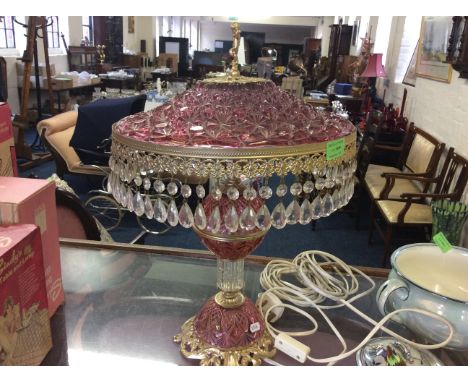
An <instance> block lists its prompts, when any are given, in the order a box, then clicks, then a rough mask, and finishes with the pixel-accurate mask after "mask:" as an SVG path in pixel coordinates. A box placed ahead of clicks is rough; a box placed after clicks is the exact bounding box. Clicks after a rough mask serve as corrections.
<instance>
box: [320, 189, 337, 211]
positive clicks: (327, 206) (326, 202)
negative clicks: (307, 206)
mask: <svg viewBox="0 0 468 382" xmlns="http://www.w3.org/2000/svg"><path fill="white" fill-rule="evenodd" d="M334 210H335V206H334V204H333V198H332V196H331V195H330V194H328V193H326V194H325V196H324V197H323V198H322V216H329V215H330V214H331V213H332V212H333V211H334Z"/></svg>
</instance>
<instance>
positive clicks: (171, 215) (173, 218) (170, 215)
mask: <svg viewBox="0 0 468 382" xmlns="http://www.w3.org/2000/svg"><path fill="white" fill-rule="evenodd" d="M167 222H168V223H169V225H170V226H172V227H175V226H176V225H177V223H179V211H177V206H176V203H175V200H174V199H172V200H171V202H170V203H169V208H168V211H167Z"/></svg>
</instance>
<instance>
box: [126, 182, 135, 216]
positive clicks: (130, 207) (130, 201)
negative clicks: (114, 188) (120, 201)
mask: <svg viewBox="0 0 468 382" xmlns="http://www.w3.org/2000/svg"><path fill="white" fill-rule="evenodd" d="M127 208H128V210H129V211H130V212H133V211H134V210H135V207H134V206H133V193H132V190H131V189H130V187H129V188H128V189H127Z"/></svg>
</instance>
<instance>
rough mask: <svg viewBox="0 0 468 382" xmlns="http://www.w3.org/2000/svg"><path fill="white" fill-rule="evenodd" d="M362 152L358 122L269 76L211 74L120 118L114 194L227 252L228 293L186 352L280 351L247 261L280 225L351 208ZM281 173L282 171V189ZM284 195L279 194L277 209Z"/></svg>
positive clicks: (221, 261) (209, 310)
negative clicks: (249, 292) (247, 281)
mask: <svg viewBox="0 0 468 382" xmlns="http://www.w3.org/2000/svg"><path fill="white" fill-rule="evenodd" d="M330 144H332V145H331V146H332V147H331V149H330ZM337 147H338V149H337ZM355 150H356V133H355V128H354V126H353V125H352V124H351V123H350V122H349V121H348V120H346V119H344V118H342V117H340V116H339V115H336V114H333V113H330V112H328V111H325V110H323V109H317V108H314V107H313V106H311V105H309V104H306V103H304V102H303V101H302V100H300V99H298V98H297V97H296V96H294V95H293V94H290V93H288V92H286V91H283V90H281V89H280V88H279V87H278V86H276V85H275V84H274V83H273V82H271V81H268V80H264V79H261V78H250V77H240V76H238V77H234V76H233V77H229V76H226V77H224V78H223V77H221V78H211V79H207V80H204V81H200V82H198V83H197V84H196V86H195V87H193V88H192V89H190V90H188V91H186V92H184V93H182V94H179V95H177V96H176V97H174V98H173V99H172V100H171V101H170V102H168V103H166V104H164V105H162V106H159V107H157V108H155V109H153V110H151V111H148V112H142V113H138V114H135V115H131V116H129V117H126V118H124V119H122V120H120V121H118V122H117V123H115V124H114V126H113V132H112V155H111V158H110V162H109V167H110V169H111V174H110V175H109V181H108V191H110V192H111V193H112V194H113V196H114V197H115V199H116V201H117V202H119V203H120V204H121V205H123V206H124V207H125V208H127V209H129V210H130V211H134V212H135V213H136V214H137V215H140V216H141V215H143V214H145V215H146V217H147V218H149V219H156V220H157V221H158V222H167V223H168V224H169V225H170V226H175V225H177V224H180V225H182V226H183V227H185V228H192V229H194V230H195V232H196V233H197V235H198V236H199V237H200V239H201V241H202V242H203V243H204V245H205V246H206V247H207V248H208V249H209V250H210V251H211V252H212V253H213V254H214V255H215V256H216V257H217V259H218V281H217V286H218V288H219V289H220V291H219V292H218V293H217V294H216V295H215V296H214V297H213V298H211V299H209V300H208V301H207V303H206V304H205V305H204V306H203V307H202V308H201V310H200V311H199V313H198V314H197V315H196V316H195V317H192V318H191V319H189V320H188V321H187V322H186V323H185V324H184V325H183V327H182V331H181V333H180V334H179V335H178V336H176V341H177V342H180V343H181V345H180V349H181V352H182V354H183V355H184V356H186V357H189V358H195V359H201V360H202V361H201V363H202V364H208V365H210V364H223V365H228V364H229V365H236V364H259V363H260V362H261V358H264V357H271V356H273V355H274V347H273V341H272V338H271V337H270V335H269V333H268V331H267V330H266V329H265V323H264V321H263V318H262V315H261V313H260V312H259V311H258V309H257V308H256V307H255V304H254V303H253V302H252V301H251V300H249V299H248V298H247V297H245V296H244V295H243V294H242V288H243V286H244V280H243V279H244V273H243V261H244V258H245V257H246V256H248V255H249V254H251V252H252V251H254V250H255V249H256V248H257V247H258V245H260V244H261V242H262V240H263V238H264V236H265V235H266V234H267V232H268V231H269V230H270V228H271V227H274V228H276V229H282V228H284V227H285V226H286V225H287V224H296V223H300V224H303V225H305V224H308V223H310V222H311V220H312V219H319V218H320V217H325V216H328V215H330V214H331V213H332V212H333V211H335V210H336V209H338V208H340V207H341V206H343V205H345V204H346V203H347V202H348V201H349V199H350V198H351V196H352V193H353V190H354V181H353V173H354V171H355V168H356V161H355ZM333 153H334V154H333ZM288 175H293V176H292V177H291V176H289V177H288ZM274 176H279V177H280V178H281V180H280V184H279V185H277V186H276V187H275V188H274V189H272V188H271V187H270V186H269V183H268V179H269V178H271V177H274ZM291 178H294V180H293V182H292V184H289V185H287V184H286V179H288V181H289V179H291ZM208 179H209V180H210V186H209V187H208V188H206V187H207V186H206V182H207V181H208ZM192 193H193V194H196V196H197V197H198V204H197V207H196V208H195V210H194V211H192V209H191V207H190V205H189V203H188V199H189V197H190V196H191V195H192ZM288 193H289V194H290V195H291V196H292V201H288V202H287V203H285V204H286V205H285V204H283V200H284V199H283V198H284V197H285V196H286V195H287V194H288ZM274 194H276V196H277V197H278V198H279V201H278V203H277V204H276V206H275V207H274V208H272V210H271V211H270V210H269V208H268V207H267V205H266V201H267V200H268V199H269V198H270V197H272V195H274ZM181 199H182V200H181ZM177 204H179V205H177ZM213 348H215V349H217V351H216V352H213V351H212V350H213Z"/></svg>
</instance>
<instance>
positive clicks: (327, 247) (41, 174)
mask: <svg viewBox="0 0 468 382" xmlns="http://www.w3.org/2000/svg"><path fill="white" fill-rule="evenodd" d="M27 136H28V139H29V140H33V139H34V132H33V131H31V132H29V134H28V135H27ZM19 162H21V160H19ZM54 172H55V163H54V162H53V161H51V162H46V163H44V164H42V165H39V166H36V167H34V168H31V169H29V170H26V171H23V172H21V174H20V175H21V176H23V177H28V176H35V177H38V178H44V179H45V178H47V177H48V176H50V175H51V174H52V173H54ZM65 180H66V181H67V182H68V183H69V184H70V186H71V187H73V189H74V190H75V191H76V193H77V194H78V195H79V196H80V198H81V200H83V201H85V200H86V199H87V198H88V197H89V194H88V192H89V191H90V190H93V189H99V188H100V187H101V185H100V183H101V182H100V179H99V178H97V177H90V176H83V175H66V176H65ZM286 205H287V204H286ZM360 209H361V229H360V230H359V231H358V230H356V229H355V227H354V218H353V217H352V216H350V215H349V214H346V213H341V212H336V213H334V214H332V215H331V216H329V217H327V218H322V219H320V220H318V221H317V224H316V229H315V231H314V230H312V226H311V225H306V226H302V225H300V224H296V225H288V226H286V227H285V228H284V229H282V230H276V229H273V228H272V229H271V230H270V232H269V233H268V235H266V237H265V239H264V241H263V243H262V244H261V245H260V246H259V248H258V249H257V250H256V251H255V252H254V254H255V255H258V256H272V257H283V258H293V257H294V256H296V255H297V254H298V253H300V252H301V251H305V250H310V249H318V250H321V251H325V252H329V253H332V254H334V255H336V256H338V257H339V258H341V259H343V260H344V261H345V262H347V263H348V264H352V265H361V266H371V267H379V266H380V265H381V259H382V254H383V243H382V240H381V239H380V238H379V237H378V234H377V233H374V244H373V245H368V244H367V228H368V224H369V200H368V199H367V196H365V197H364V198H362V200H361V206H360ZM139 232H140V228H139V226H138V225H137V222H136V217H135V216H134V215H133V214H130V213H128V212H127V213H126V214H125V216H124V218H123V220H122V223H121V224H120V226H119V227H118V228H116V229H114V230H112V231H111V232H110V234H111V235H112V238H113V239H114V240H115V241H118V242H124V243H127V242H129V241H131V240H132V239H133V238H134V237H136V236H137V234H138V233H139ZM421 240H422V238H420V237H416V236H414V237H413V236H409V237H405V238H403V240H401V241H397V242H396V243H395V248H397V247H398V246H400V245H403V244H407V243H410V242H416V241H421ZM145 244H148V245H160V246H170V247H179V248H189V249H190V248H192V249H204V247H203V245H202V244H201V242H200V240H199V239H198V237H197V236H196V234H195V233H194V232H193V231H192V230H190V229H184V228H183V227H180V226H177V227H175V228H171V229H170V230H169V231H168V232H166V233H164V234H162V235H148V236H147V237H146V239H145Z"/></svg>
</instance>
